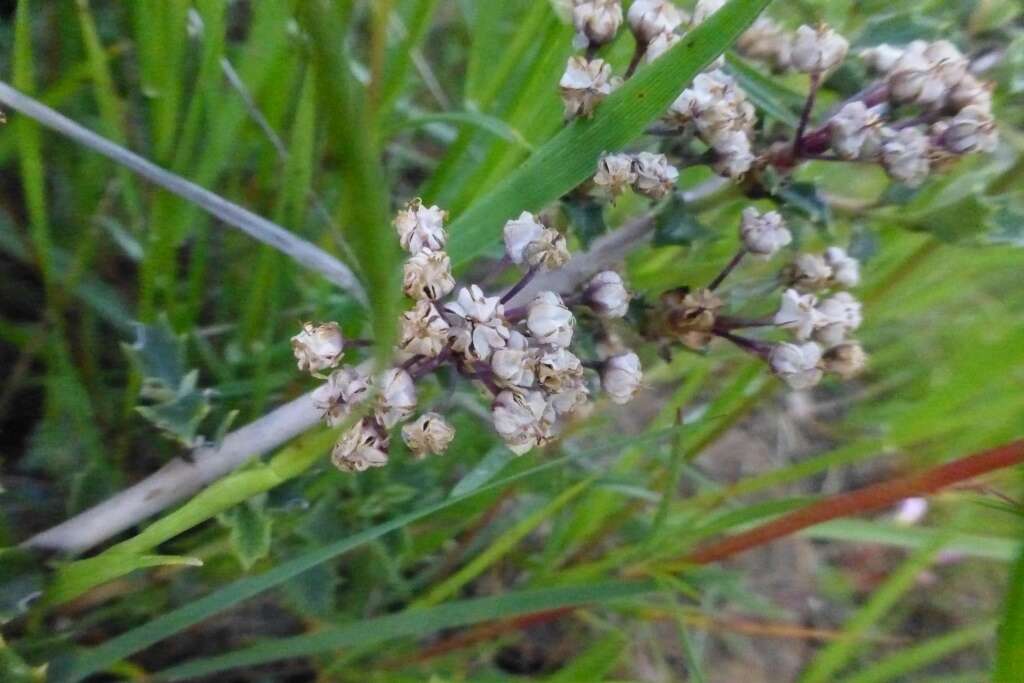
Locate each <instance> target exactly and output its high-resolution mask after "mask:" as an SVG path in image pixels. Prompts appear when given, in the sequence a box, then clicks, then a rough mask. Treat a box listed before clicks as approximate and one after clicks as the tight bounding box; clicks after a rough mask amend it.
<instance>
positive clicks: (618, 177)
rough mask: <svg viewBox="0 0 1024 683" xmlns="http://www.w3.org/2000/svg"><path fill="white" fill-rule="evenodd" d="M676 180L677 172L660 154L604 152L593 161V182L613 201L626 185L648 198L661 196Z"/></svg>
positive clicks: (671, 187)
mask: <svg viewBox="0 0 1024 683" xmlns="http://www.w3.org/2000/svg"><path fill="white" fill-rule="evenodd" d="M678 179H679V171H678V170H677V169H676V167H675V166H673V165H672V164H670V163H668V158H666V157H665V155H664V154H652V153H651V152H640V153H639V154H604V155H602V156H601V158H600V159H599V160H598V162H597V172H596V173H595V174H594V185H596V186H597V187H598V188H600V189H601V190H602V191H603V192H604V193H605V194H607V195H608V197H609V198H611V199H612V200H613V201H614V200H615V198H616V197H618V196H619V195H621V194H622V193H623V192H625V191H626V188H632V189H633V191H634V192H636V193H637V194H642V195H644V196H646V197H650V198H651V199H663V198H664V197H666V196H668V194H669V193H670V192H672V190H673V189H674V188H675V186H676V181H677V180H678Z"/></svg>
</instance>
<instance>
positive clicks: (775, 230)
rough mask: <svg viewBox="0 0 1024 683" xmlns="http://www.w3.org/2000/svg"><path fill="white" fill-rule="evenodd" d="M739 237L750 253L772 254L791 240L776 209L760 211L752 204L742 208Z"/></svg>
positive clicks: (790, 235) (791, 237)
mask: <svg viewBox="0 0 1024 683" xmlns="http://www.w3.org/2000/svg"><path fill="white" fill-rule="evenodd" d="M740 239H741V240H742V241H743V246H744V248H746V250H747V251H749V252H750V253H751V254H757V255H759V256H772V255H773V254H775V253H776V252H777V251H778V250H779V249H781V248H782V247H784V246H786V245H787V244H789V243H790V242H792V241H793V235H792V234H791V233H790V232H789V230H788V229H787V228H786V223H785V221H784V220H782V214H780V213H779V212H778V211H768V212H767V213H761V212H760V211H758V210H757V209H755V208H754V207H752V206H749V207H747V208H746V209H744V210H743V217H742V218H741V220H740Z"/></svg>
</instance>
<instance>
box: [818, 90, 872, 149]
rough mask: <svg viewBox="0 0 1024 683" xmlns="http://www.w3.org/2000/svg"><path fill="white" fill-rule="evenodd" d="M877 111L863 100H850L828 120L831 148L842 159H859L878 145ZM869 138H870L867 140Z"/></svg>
mask: <svg viewBox="0 0 1024 683" xmlns="http://www.w3.org/2000/svg"><path fill="white" fill-rule="evenodd" d="M879 123H880V119H879V117H878V114H877V112H875V111H874V110H873V109H868V108H867V106H865V105H864V103H863V102H860V101H857V102H850V103H849V104H847V105H846V106H844V107H843V108H842V109H840V110H839V112H838V113H837V114H836V115H835V116H833V117H832V120H830V121H829V122H828V128H829V134H830V135H831V138H832V149H833V150H835V153H836V155H838V156H839V157H840V158H843V159H851V160H853V159H861V158H864V155H865V152H868V153H870V152H871V151H872V150H874V149H876V148H877V146H878V138H879V132H878V126H879ZM869 138H871V139H870V140H869Z"/></svg>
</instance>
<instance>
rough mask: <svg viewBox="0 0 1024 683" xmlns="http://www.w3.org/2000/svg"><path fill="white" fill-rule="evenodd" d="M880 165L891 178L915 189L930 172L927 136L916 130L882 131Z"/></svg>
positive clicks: (929, 149)
mask: <svg viewBox="0 0 1024 683" xmlns="http://www.w3.org/2000/svg"><path fill="white" fill-rule="evenodd" d="M883 139H884V140H885V141H884V142H883V143H882V165H883V166H884V167H885V170H886V171H887V172H888V173H889V175H890V176H891V177H893V178H894V179H896V180H899V181H901V182H903V183H905V184H907V185H909V186H910V187H917V186H919V185H920V184H921V183H923V182H924V181H925V180H926V179H927V178H928V173H929V171H930V170H931V162H930V160H929V156H930V153H931V143H930V141H929V139H928V136H927V135H926V134H925V133H923V132H921V131H920V130H918V129H917V128H902V129H900V130H899V131H897V132H893V131H890V130H883Z"/></svg>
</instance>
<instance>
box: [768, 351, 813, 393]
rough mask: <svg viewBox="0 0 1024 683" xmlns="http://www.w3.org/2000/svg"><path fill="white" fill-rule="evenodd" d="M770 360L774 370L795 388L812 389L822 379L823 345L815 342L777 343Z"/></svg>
mask: <svg viewBox="0 0 1024 683" xmlns="http://www.w3.org/2000/svg"><path fill="white" fill-rule="evenodd" d="M768 362H769V364H770V365H771V368H772V372H774V373H775V374H776V376H778V377H779V378H780V379H781V380H783V381H784V382H785V383H786V384H788V385H789V386H790V387H792V388H793V389H810V388H811V387H813V386H815V385H816V384H817V383H818V382H820V381H821V375H822V370H821V347H820V346H818V345H817V344H816V343H814V342H807V343H804V344H789V343H782V344H776V345H775V346H774V347H773V348H772V352H771V356H770V357H769V359H768Z"/></svg>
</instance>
